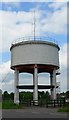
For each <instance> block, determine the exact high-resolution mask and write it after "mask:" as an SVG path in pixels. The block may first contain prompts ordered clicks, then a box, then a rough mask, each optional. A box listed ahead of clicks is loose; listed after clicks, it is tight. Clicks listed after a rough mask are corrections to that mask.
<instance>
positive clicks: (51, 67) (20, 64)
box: [10, 39, 60, 105]
mask: <svg viewBox="0 0 69 120" xmlns="http://www.w3.org/2000/svg"><path fill="white" fill-rule="evenodd" d="M59 50H60V48H59V46H58V45H57V44H55V43H53V42H48V41H40V40H38V39H37V40H35V41H33V40H31V41H22V42H18V43H15V44H12V45H11V48H10V51H11V69H13V70H14V71H15V72H14V74H15V79H14V81H15V84H14V88H15V90H14V103H16V104H19V89H33V101H34V103H35V105H37V104H38V89H50V91H51V99H53V100H55V99H56V71H57V70H58V69H59ZM22 72H27V73H31V74H32V75H33V85H30V86H23V85H22V86H19V73H22ZM42 72H47V73H49V74H50V85H44V86H43V85H38V74H39V73H42Z"/></svg>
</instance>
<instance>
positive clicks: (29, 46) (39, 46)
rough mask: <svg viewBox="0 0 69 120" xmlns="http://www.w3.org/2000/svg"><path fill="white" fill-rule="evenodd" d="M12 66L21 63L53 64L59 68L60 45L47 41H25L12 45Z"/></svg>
mask: <svg viewBox="0 0 69 120" xmlns="http://www.w3.org/2000/svg"><path fill="white" fill-rule="evenodd" d="M10 50H11V68H12V69H14V68H15V66H19V65H32V64H37V65H38V64H39V65H47V66H48V65H52V66H56V67H57V69H58V68H59V46H58V45H56V44H55V43H52V42H47V41H23V42H20V43H16V44H14V45H12V46H11V48H10Z"/></svg>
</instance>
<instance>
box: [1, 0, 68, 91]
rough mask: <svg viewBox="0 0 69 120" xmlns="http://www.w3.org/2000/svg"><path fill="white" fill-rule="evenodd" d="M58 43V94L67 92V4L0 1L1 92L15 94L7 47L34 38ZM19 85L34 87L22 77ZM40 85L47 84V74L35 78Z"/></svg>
mask: <svg viewBox="0 0 69 120" xmlns="http://www.w3.org/2000/svg"><path fill="white" fill-rule="evenodd" d="M34 10H35V35H36V36H38V37H41V38H43V37H45V38H46V40H48V41H51V42H54V41H55V42H56V43H58V45H59V47H60V51H59V64H60V73H61V74H60V75H59V76H57V77H56V78H57V82H60V92H65V91H67V83H68V82H67V46H69V44H68V43H67V24H68V23H67V1H66V0H61V2H60V1H58V0H47V1H45V0H39V1H36V0H34V1H33V0H25V1H24V0H14V1H13V0H10V2H9V0H0V88H1V89H2V91H3V92H4V91H6V90H7V91H8V92H13V91H14V71H13V70H11V69H10V66H11V53H10V46H11V44H12V43H15V42H16V41H18V42H19V41H20V40H22V39H18V38H23V37H28V36H33V35H34V29H33V28H34V25H33V22H34V19H33V18H34V12H33V11H34ZM19 78H20V80H19V84H33V77H32V75H31V74H27V73H21V74H20V75H19ZM38 83H39V84H50V78H49V74H47V73H41V74H39V75H38Z"/></svg>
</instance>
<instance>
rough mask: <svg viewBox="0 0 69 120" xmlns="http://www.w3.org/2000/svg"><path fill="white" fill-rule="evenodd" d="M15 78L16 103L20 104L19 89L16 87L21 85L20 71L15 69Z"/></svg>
mask: <svg viewBox="0 0 69 120" xmlns="http://www.w3.org/2000/svg"><path fill="white" fill-rule="evenodd" d="M14 77H15V78H14V103H15V104H19V89H18V88H17V87H16V86H18V85H19V71H18V70H17V69H15V72H14Z"/></svg>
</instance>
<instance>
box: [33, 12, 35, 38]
mask: <svg viewBox="0 0 69 120" xmlns="http://www.w3.org/2000/svg"><path fill="white" fill-rule="evenodd" d="M33 25H34V40H35V10H34V24H33Z"/></svg>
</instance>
